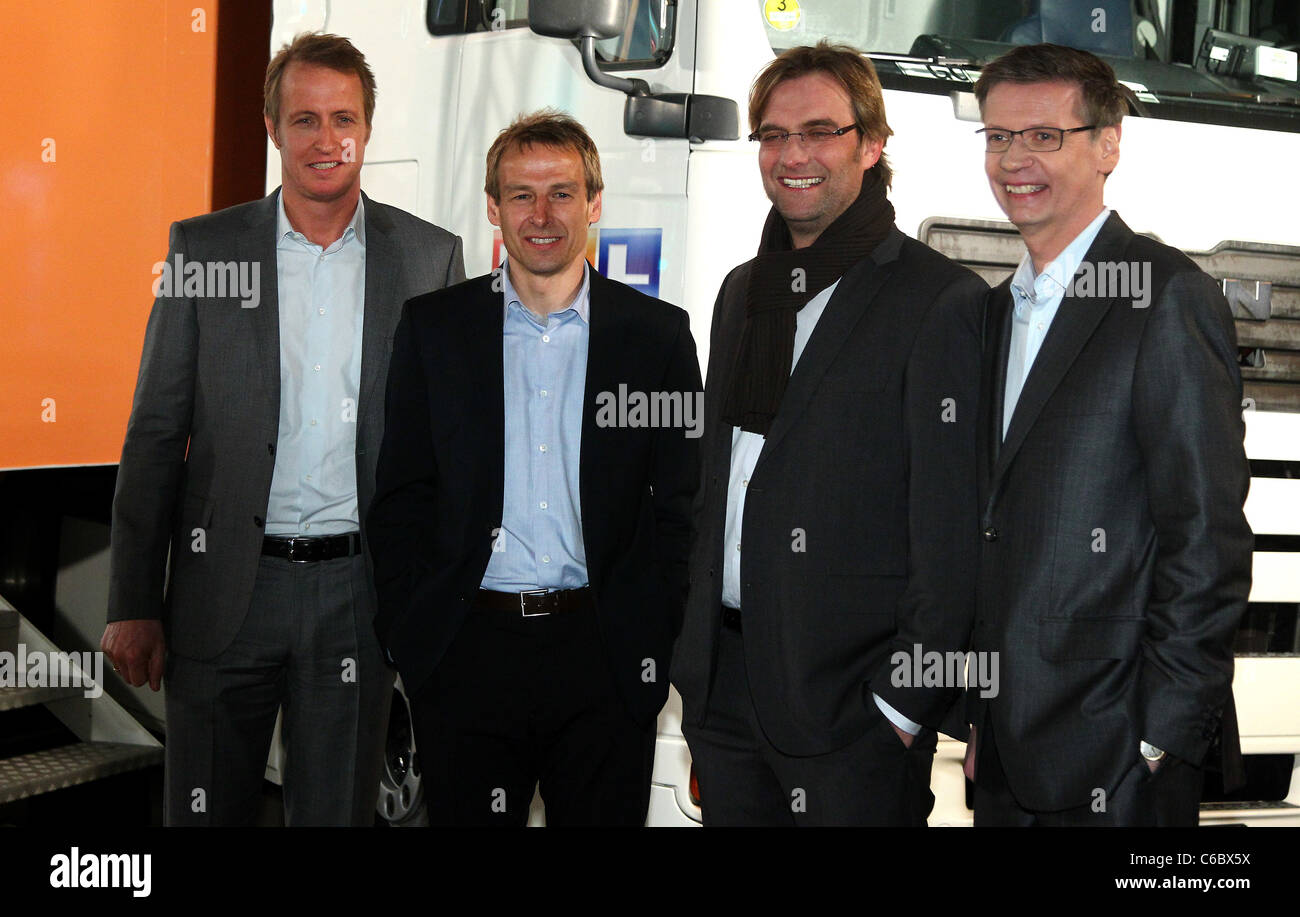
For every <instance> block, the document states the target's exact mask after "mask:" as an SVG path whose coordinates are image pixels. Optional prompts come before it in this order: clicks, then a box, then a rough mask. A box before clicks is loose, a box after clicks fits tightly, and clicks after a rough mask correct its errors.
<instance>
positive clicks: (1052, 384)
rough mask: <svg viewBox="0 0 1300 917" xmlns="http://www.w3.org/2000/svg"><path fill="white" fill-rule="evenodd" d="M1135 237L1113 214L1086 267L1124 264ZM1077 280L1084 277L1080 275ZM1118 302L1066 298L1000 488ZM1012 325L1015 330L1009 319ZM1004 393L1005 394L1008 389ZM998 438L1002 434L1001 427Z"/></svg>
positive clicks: (1014, 430)
mask: <svg viewBox="0 0 1300 917" xmlns="http://www.w3.org/2000/svg"><path fill="white" fill-rule="evenodd" d="M1132 235H1133V233H1132V232H1131V231H1130V230H1129V228H1128V227H1127V226H1125V225H1124V223H1123V221H1122V220H1120V218H1119V217H1118V216H1117V215H1115V214H1113V213H1112V214H1111V216H1110V217H1109V218H1108V219H1107V220H1106V222H1105V223H1104V224H1103V225H1102V228H1101V231H1100V232H1099V233H1098V234H1097V238H1096V239H1095V240H1094V241H1093V243H1092V246H1091V247H1090V248H1089V249H1088V252H1087V254H1086V255H1084V257H1083V262H1081V265H1082V264H1084V263H1088V262H1092V263H1094V264H1096V263H1098V262H1104V261H1118V260H1120V258H1121V257H1122V256H1123V254H1124V249H1125V248H1126V247H1127V243H1128V240H1129V239H1130V238H1132ZM1075 276H1076V277H1077V276H1078V272H1077V271H1076V272H1075ZM1114 302H1115V299H1114V297H1109V296H1107V297H1102V296H1083V297H1079V296H1074V295H1072V294H1071V293H1070V292H1069V291H1067V292H1066V295H1065V298H1064V299H1063V300H1062V301H1061V307H1060V309H1058V310H1057V313H1056V318H1055V319H1054V320H1053V321H1052V327H1051V328H1049V329H1048V331H1047V337H1046V338H1045V339H1044V340H1043V346H1042V347H1041V348H1039V351H1038V356H1037V357H1035V358H1034V365H1033V367H1032V368H1031V369H1030V370H1029V376H1028V377H1027V378H1026V379H1025V387H1024V388H1023V389H1022V390H1021V392H1020V398H1019V400H1018V401H1017V402H1016V408H1015V411H1014V412H1013V413H1012V415H1011V424H1010V425H1009V426H1008V427H1007V435H1006V438H1005V439H1004V440H1003V441H1002V447H1001V449H999V450H998V459H997V463H996V464H995V466H994V469H993V483H994V485H996V483H997V481H998V480H999V479H1000V478H1001V477H1002V475H1003V474H1005V473H1006V470H1007V468H1008V467H1009V466H1010V464H1011V461H1012V459H1014V458H1015V456H1016V452H1018V451H1019V449H1020V447H1021V446H1022V445H1023V444H1024V441H1025V437H1026V436H1027V435H1028V433H1029V431H1030V429H1031V428H1032V427H1033V425H1034V421H1036V420H1037V419H1038V415H1039V414H1040V413H1041V412H1042V410H1043V406H1044V405H1046V404H1047V402H1048V400H1049V399H1050V398H1051V397H1052V393H1053V392H1055V391H1056V388H1057V386H1058V385H1060V384H1061V380H1062V379H1064V378H1065V374H1066V373H1067V372H1069V370H1070V367H1071V366H1072V365H1073V364H1074V361H1075V359H1076V358H1077V357H1078V356H1079V351H1081V350H1082V349H1083V346H1084V344H1086V343H1088V339H1089V338H1090V337H1092V333H1093V332H1094V331H1096V330H1097V325H1098V324H1099V323H1100V322H1101V320H1102V318H1103V317H1104V316H1105V315H1106V313H1107V312H1108V311H1109V310H1110V307H1111V305H1112V304H1113V303H1114ZM1009 311H1010V310H1008V312H1009ZM1007 324H1008V329H1009V328H1010V316H1009V315H1008V322H1007ZM1006 336H1007V340H1008V346H1009V343H1010V338H1011V333H1010V330H1008V331H1007V335H1006ZM1000 363H1001V364H1002V376H1003V379H1004V381H1005V379H1006V355H1005V354H1003V355H1002V357H1001V359H1000ZM1002 391H1003V392H1005V387H1004V389H1003V390H1002ZM992 395H993V397H994V398H1001V397H1003V394H1002V392H998V391H995V392H993V393H992ZM996 432H997V433H999V434H1000V433H1001V427H999V428H998V430H997V431H996Z"/></svg>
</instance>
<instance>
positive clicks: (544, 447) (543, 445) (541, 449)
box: [537, 443, 546, 452]
mask: <svg viewBox="0 0 1300 917" xmlns="http://www.w3.org/2000/svg"><path fill="white" fill-rule="evenodd" d="M537 451H538V452H545V451H546V443H542V444H541V445H540V446H538V447H537Z"/></svg>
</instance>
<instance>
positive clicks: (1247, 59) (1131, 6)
mask: <svg viewBox="0 0 1300 917" xmlns="http://www.w3.org/2000/svg"><path fill="white" fill-rule="evenodd" d="M758 8H759V15H760V16H762V18H763V23H764V28H765V32H766V34H767V38H768V41H769V43H770V44H771V46H772V49H773V50H774V51H776V52H778V53H779V52H780V51H782V50H784V49H786V48H790V47H794V46H796V45H807V44H815V43H816V42H817V41H819V40H820V39H823V38H824V39H827V40H830V41H835V42H843V43H845V44H849V45H851V46H853V47H855V48H858V49H860V50H862V51H864V52H866V53H867V54H869V55H870V56H872V58H873V59H875V62H876V65H877V70H879V71H880V76H881V82H882V83H884V84H885V85H886V86H887V87H889V88H907V89H921V90H922V91H932V92H936V91H937V92H947V91H950V90H952V89H954V88H962V87H960V86H953V85H952V84H953V83H959V84H960V83H966V84H967V86H966V87H965V88H969V81H970V80H972V79H975V78H976V77H977V76H978V69H979V67H980V65H981V64H983V63H986V62H987V61H989V60H992V59H993V58H995V57H997V56H998V55H999V54H1002V53H1003V52H1005V51H1006V50H1008V49H1009V48H1011V47H1012V46H1014V45H1023V44H1035V43H1038V42H1051V43H1054V44H1061V45H1069V46H1071V47H1075V48H1081V49H1083V50H1086V51H1091V52H1092V53H1094V54H1097V55H1098V56H1100V57H1103V58H1105V59H1106V60H1107V62H1108V63H1110V64H1111V66H1112V67H1114V68H1115V72H1116V74H1117V75H1118V76H1119V78H1120V79H1121V80H1123V81H1124V82H1126V83H1128V84H1129V85H1130V86H1131V87H1132V88H1133V89H1135V90H1136V91H1137V94H1138V98H1139V99H1141V100H1142V101H1143V102H1144V103H1146V109H1147V110H1146V113H1147V114H1148V115H1152V116H1155V117H1165V118H1175V119H1178V120H1195V121H1213V122H1221V123H1236V124H1242V125H1249V126H1255V127H1270V128H1273V129H1281V130H1292V131H1297V130H1300V86H1298V85H1297V81H1296V49H1297V47H1300V3H1294V2H1280V0H1087V2H1082V0H869V2H862V0H807V2H799V0H758ZM936 64H941V65H946V66H934V65H936ZM918 81H919V82H924V83H926V84H927V85H918ZM1261 118H1262V119H1264V121H1265V123H1261V122H1260V119H1261Z"/></svg>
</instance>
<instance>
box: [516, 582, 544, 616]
mask: <svg viewBox="0 0 1300 917" xmlns="http://www.w3.org/2000/svg"><path fill="white" fill-rule="evenodd" d="M526 595H546V590H545V589H530V590H528V591H527V592H521V593H519V613H520V614H521V615H523V616H524V617H525V618H540V617H543V616H544V615H549V614H550V612H549V611H529V610H528V605H527V604H525V602H524V596H526Z"/></svg>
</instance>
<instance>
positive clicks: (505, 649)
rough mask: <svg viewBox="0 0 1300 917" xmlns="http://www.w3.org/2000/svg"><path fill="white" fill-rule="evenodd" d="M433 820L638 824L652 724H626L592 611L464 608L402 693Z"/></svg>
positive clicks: (650, 759)
mask: <svg viewBox="0 0 1300 917" xmlns="http://www.w3.org/2000/svg"><path fill="white" fill-rule="evenodd" d="M411 713H412V717H413V718H414V721H415V722H414V726H415V741H416V746H417V748H418V752H419V757H420V761H421V767H422V770H423V772H424V785H425V792H426V798H427V803H428V811H429V823H430V824H431V825H479V826H487V825H501V826H507V825H516V826H522V825H524V824H526V823H527V821H528V808H529V804H530V803H531V801H532V798H533V790H534V788H535V787H539V788H540V791H541V795H542V800H543V802H545V804H546V823H547V824H548V825H614V826H618V825H622V826H639V825H643V824H645V818H646V811H647V809H648V808H649V804H650V777H651V770H652V767H653V765H654V747H655V723H654V722H653V721H652V722H650V723H649V724H646V725H641V724H638V723H637V722H635V721H634V720H633V719H632V716H631V714H629V713H628V712H627V709H626V707H625V706H624V704H623V701H622V699H621V698H620V697H619V696H618V694H617V691H616V689H615V686H614V679H613V676H612V675H611V674H610V672H609V667H608V665H607V663H606V661H605V653H604V649H603V647H602V644H601V640H600V634H599V632H598V625H597V620H596V612H595V608H594V606H591V605H590V604H587V605H586V606H584V607H583V608H582V609H581V610H579V611H569V612H563V613H558V614H551V615H544V616H535V617H527V618H526V617H523V616H522V615H520V613H519V612H513V613H511V612H504V611H493V610H486V609H481V608H476V609H472V610H471V611H470V613H469V617H468V618H467V619H466V621H465V624H464V626H463V627H462V628H461V630H460V633H459V634H457V636H456V639H455V641H453V643H452V645H451V647H450V648H449V649H448V651H447V654H446V656H445V657H444V658H443V660H442V661H441V662H440V663H439V665H438V668H437V669H436V670H435V671H434V674H433V676H432V677H431V678H430V679H429V680H428V681H427V682H426V683H425V684H424V685H423V686H421V687H420V688H419V690H418V691H417V692H416V694H415V695H414V696H413V697H412V698H411Z"/></svg>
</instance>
